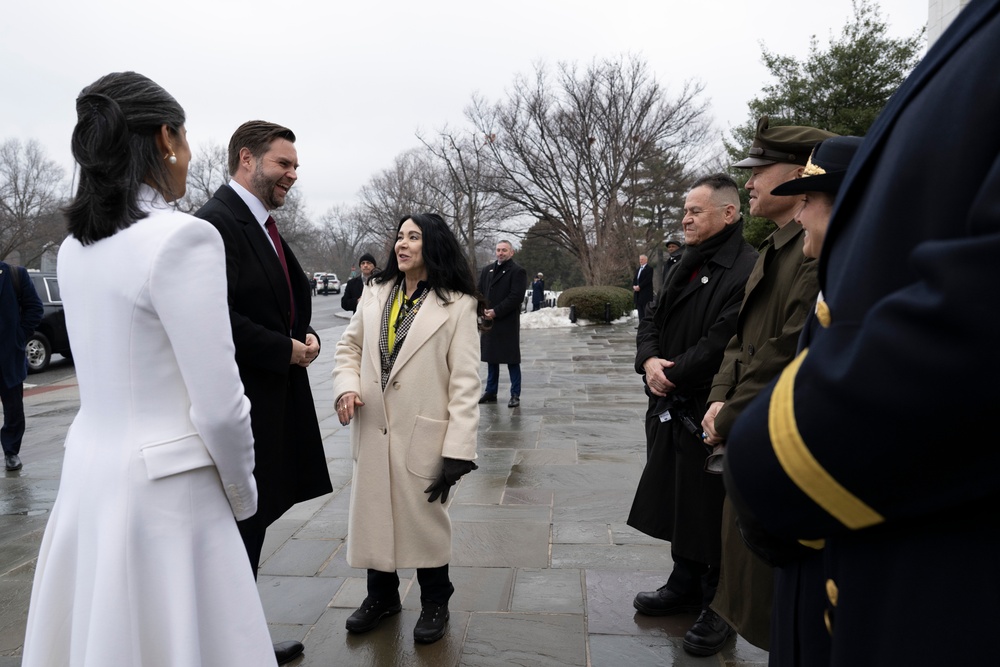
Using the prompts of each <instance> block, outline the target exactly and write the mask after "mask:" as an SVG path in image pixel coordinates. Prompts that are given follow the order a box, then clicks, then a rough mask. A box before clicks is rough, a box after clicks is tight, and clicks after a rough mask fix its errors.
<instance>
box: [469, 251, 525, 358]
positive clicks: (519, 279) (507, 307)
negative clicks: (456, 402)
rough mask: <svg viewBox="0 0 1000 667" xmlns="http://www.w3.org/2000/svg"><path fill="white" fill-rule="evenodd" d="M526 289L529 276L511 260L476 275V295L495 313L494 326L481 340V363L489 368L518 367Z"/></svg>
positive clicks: (491, 265) (493, 264)
mask: <svg viewBox="0 0 1000 667" xmlns="http://www.w3.org/2000/svg"><path fill="white" fill-rule="evenodd" d="M527 289H528V274H527V273H526V272H525V270H524V269H523V268H521V266H520V265H519V264H517V263H516V262H515V261H514V260H513V259H508V260H507V261H506V262H504V263H503V264H501V265H499V266H498V265H497V263H496V262H493V263H492V264H490V265H489V266H486V267H484V268H483V270H482V273H480V274H479V293H480V294H482V295H483V298H484V299H486V308H488V309H489V308H492V309H493V310H494V311H496V317H495V318H494V320H493V326H492V327H490V328H489V329H488V330H486V331H484V332H483V333H482V336H480V338H479V341H480V346H481V352H482V357H483V361H484V362H486V363H488V364H519V363H521V305H522V304H523V303H524V294H525V291H527Z"/></svg>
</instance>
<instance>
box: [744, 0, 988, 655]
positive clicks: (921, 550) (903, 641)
mask: <svg viewBox="0 0 1000 667" xmlns="http://www.w3.org/2000/svg"><path fill="white" fill-rule="evenodd" d="M998 62H1000V0H972V1H971V2H970V3H969V4H968V5H967V6H966V7H965V9H963V10H962V11H961V12H960V13H959V14H958V16H957V17H956V18H955V20H954V22H953V23H952V25H951V26H950V27H949V28H948V29H947V30H946V31H945V32H944V34H943V35H942V36H941V37H940V38H939V39H938V41H937V42H936V43H935V44H934V45H933V46H932V47H931V49H930V50H929V51H928V53H927V55H926V57H925V58H924V59H923V61H922V62H921V63H920V64H919V65H918V66H917V67H916V69H915V70H914V71H913V73H912V74H911V75H910V77H909V78H908V79H907V80H906V82H905V83H904V84H903V85H902V86H901V87H900V88H899V90H898V91H897V92H896V93H895V94H894V95H893V97H892V99H891V100H890V101H889V103H888V104H887V105H886V107H885V109H884V110H883V111H882V113H881V114H880V115H879V117H878V118H877V119H876V121H875V123H874V124H873V125H872V126H871V128H870V129H869V131H868V134H867V135H866V137H865V139H864V142H863V144H862V146H861V148H860V149H859V151H858V153H857V155H856V156H855V158H854V160H853V161H852V163H851V166H850V168H849V169H848V171H847V175H846V176H845V178H844V182H843V185H842V186H841V190H840V193H839V195H838V197H837V201H836V202H835V204H834V210H833V215H832V217H831V220H830V225H829V228H828V230H827V234H826V240H825V242H824V244H823V248H822V250H821V253H820V258H819V263H820V266H819V283H820V286H821V288H822V291H823V296H824V303H823V305H822V307H821V308H819V309H818V310H817V319H818V320H819V323H820V325H821V326H820V328H819V329H818V330H817V331H815V334H814V336H813V337H812V339H811V340H810V342H809V346H808V348H806V349H804V350H803V351H802V352H800V353H799V355H798V356H797V357H796V358H795V360H794V361H793V362H792V363H791V364H790V365H789V366H788V367H787V368H786V369H785V370H784V371H783V372H782V373H781V374H780V376H779V377H778V378H777V380H776V381H775V382H772V383H771V384H770V385H768V386H767V387H765V388H764V390H763V391H762V392H761V393H760V395H758V397H757V398H756V399H755V400H754V401H753V402H752V403H750V405H749V406H748V407H747V408H746V409H745V410H744V411H743V414H742V415H741V416H740V418H739V419H738V420H737V421H736V423H735V424H734V426H733V429H732V431H731V432H730V435H729V443H730V445H729V452H728V453H727V455H726V456H727V464H726V465H727V471H726V477H727V479H726V487H727V490H728V492H729V494H730V497H731V498H732V501H733V504H734V505H735V506H736V508H737V510H738V511H739V512H740V516H741V519H740V524H741V526H743V527H744V529H746V528H747V527H748V526H752V525H753V524H755V523H757V522H759V523H760V524H761V526H762V528H763V529H764V530H766V532H768V533H770V534H773V535H776V536H778V537H781V538H789V539H793V540H806V541H808V542H809V543H817V542H824V541H825V545H826V546H825V549H824V561H825V563H824V564H825V569H826V576H825V579H826V581H825V586H824V591H825V593H826V595H827V598H828V607H827V610H826V619H825V620H826V626H827V627H828V628H830V630H831V632H832V637H831V641H832V651H831V656H832V659H831V661H830V663H829V664H831V665H833V666H834V667H841V666H846V665H850V666H851V667H865V666H868V665H912V666H918V667H920V666H923V665H986V664H996V661H997V652H996V643H995V642H994V641H993V637H992V631H991V628H993V627H996V626H997V624H998V623H1000V603H998V602H1000V569H998V568H997V562H1000V539H998V538H997V535H998V534H1000V518H998V514H997V509H996V508H997V505H998V502H1000V448H998V447H996V446H995V443H996V441H995V440H994V438H995V437H996V435H995V434H996V424H995V422H996V418H995V410H996V406H997V405H998V404H1000V389H998V385H997V377H998V376H1000V357H998V356H997V355H996V354H993V351H994V350H995V348H996V346H997V341H998V340H1000V313H998V311H997V308H996V303H997V301H996V296H995V289H996V285H997V284H998V283H1000V262H998V261H997V257H998V256H1000V160H998V156H1000V127H998V125H997V118H998V117H1000V85H997V84H998V83H1000V78H998V70H997V63H998ZM991 443H993V444H991ZM915 554H927V555H928V556H929V557H930V558H931V559H932V564H930V566H928V565H929V564H928V561H927V560H926V559H923V558H919V557H914V556H915ZM942 610H948V611H949V616H952V617H954V618H956V619H960V620H959V621H958V622H957V623H955V624H952V625H953V626H954V628H955V631H953V632H943V633H939V632H929V631H926V630H927V628H928V625H927V619H929V618H934V617H936V616H940V614H941V611H942Z"/></svg>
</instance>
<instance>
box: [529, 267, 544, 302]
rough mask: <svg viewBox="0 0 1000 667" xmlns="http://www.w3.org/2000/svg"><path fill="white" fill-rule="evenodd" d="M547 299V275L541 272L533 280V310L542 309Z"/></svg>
mask: <svg viewBox="0 0 1000 667" xmlns="http://www.w3.org/2000/svg"><path fill="white" fill-rule="evenodd" d="M543 301H545V276H544V275H542V274H541V273H539V274H538V275H537V276H535V279H534V280H532V281H531V310H532V311H535V310H541V308H542V302H543Z"/></svg>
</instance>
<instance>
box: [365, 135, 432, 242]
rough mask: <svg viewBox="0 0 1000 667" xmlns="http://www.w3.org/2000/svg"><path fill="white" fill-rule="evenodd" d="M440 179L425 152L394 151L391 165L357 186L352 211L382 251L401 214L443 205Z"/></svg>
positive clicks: (390, 240)
mask: <svg viewBox="0 0 1000 667" xmlns="http://www.w3.org/2000/svg"><path fill="white" fill-rule="evenodd" d="M440 182H441V175H440V173H438V172H436V171H435V169H434V166H433V165H432V164H431V162H430V161H429V160H428V159H427V157H426V155H425V153H424V152H423V151H421V150H420V149H413V150H409V151H407V152H405V153H402V154H400V155H397V156H396V159H395V160H394V161H393V165H392V167H390V168H388V169H385V170H384V171H381V172H379V173H378V174H375V175H374V176H372V178H371V180H370V181H368V183H367V184H366V185H364V186H363V187H362V188H361V192H360V193H359V195H358V197H359V199H360V202H359V205H358V210H357V211H355V214H356V215H357V217H358V220H359V221H360V222H361V224H362V225H364V226H365V227H366V228H367V232H368V233H370V234H371V236H372V239H373V240H374V241H375V242H376V243H377V244H378V246H379V247H380V248H382V249H383V252H388V251H389V249H391V247H392V244H393V243H394V241H395V238H396V236H395V235H396V226H397V223H398V222H399V220H400V219H401V218H402V217H403V216H404V215H409V214H411V213H417V212H421V211H434V212H440V211H442V210H445V209H446V206H447V201H446V200H445V198H444V197H443V196H442V195H441V190H442V186H441V185H440ZM432 184H433V185H432Z"/></svg>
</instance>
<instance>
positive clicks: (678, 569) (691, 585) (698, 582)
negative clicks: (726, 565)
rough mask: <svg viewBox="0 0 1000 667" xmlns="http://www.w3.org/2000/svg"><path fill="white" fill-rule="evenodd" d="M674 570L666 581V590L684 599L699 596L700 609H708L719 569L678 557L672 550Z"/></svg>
mask: <svg viewBox="0 0 1000 667" xmlns="http://www.w3.org/2000/svg"><path fill="white" fill-rule="evenodd" d="M670 557H671V558H673V559H674V570H673V572H671V573H670V577H669V578H668V579H667V590H669V591H671V592H672V593H676V594H677V595H683V596H685V597H688V596H690V597H692V598H695V597H698V596H699V595H700V596H701V608H702V609H708V605H710V604H712V599H713V598H715V589H717V588H718V587H719V568H717V567H713V566H711V565H709V564H707V563H699V562H698V561H696V560H691V559H690V558H684V557H683V556H678V555H677V554H675V553H674V552H673V551H672V550H671V552H670Z"/></svg>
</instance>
